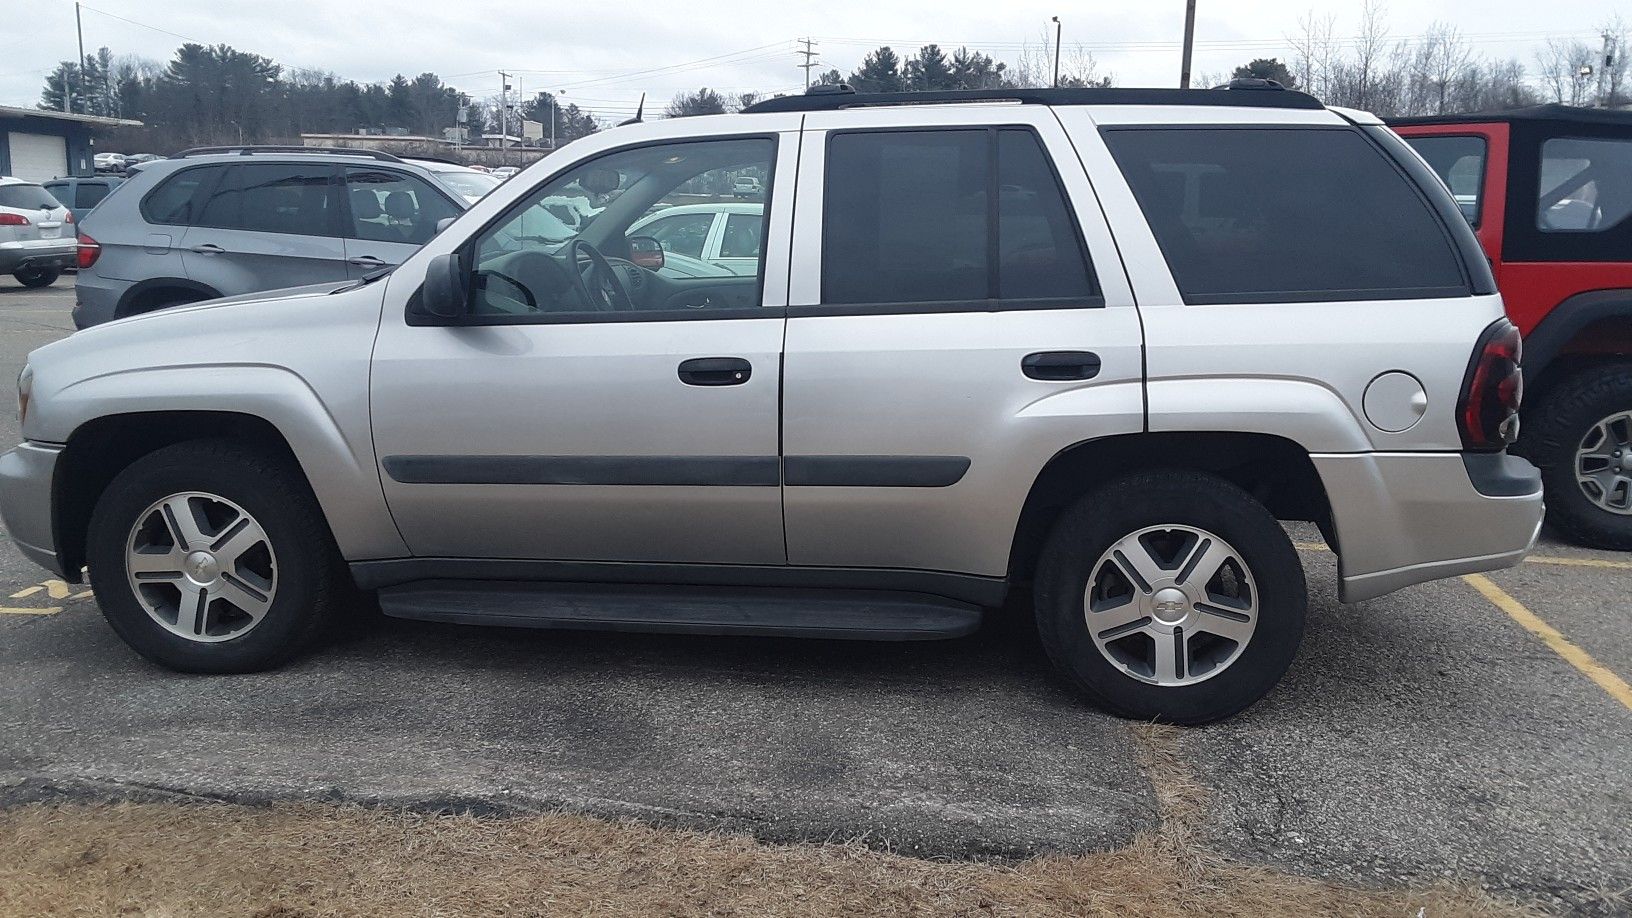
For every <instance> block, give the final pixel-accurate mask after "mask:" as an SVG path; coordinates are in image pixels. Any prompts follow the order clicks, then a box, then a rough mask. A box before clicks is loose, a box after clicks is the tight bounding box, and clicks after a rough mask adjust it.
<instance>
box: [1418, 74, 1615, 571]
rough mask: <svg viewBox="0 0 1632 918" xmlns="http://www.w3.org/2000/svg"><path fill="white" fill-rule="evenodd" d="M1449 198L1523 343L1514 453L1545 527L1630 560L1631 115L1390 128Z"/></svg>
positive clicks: (1432, 121) (1503, 118) (1503, 116)
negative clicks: (1530, 468)
mask: <svg viewBox="0 0 1632 918" xmlns="http://www.w3.org/2000/svg"><path fill="white" fill-rule="evenodd" d="M1391 126H1392V127H1393V128H1394V130H1396V131H1398V132H1399V133H1400V135H1401V136H1403V137H1404V138H1405V139H1406V140H1407V141H1408V142H1410V144H1411V145H1412V146H1413V147H1415V148H1416V149H1417V152H1418V153H1421V154H1422V156H1423V158H1424V159H1426V160H1428V163H1429V165H1431V166H1433V168H1434V171H1436V172H1438V173H1439V175H1440V177H1441V178H1443V179H1444V180H1445V183H1446V184H1447V185H1449V186H1450V187H1451V193H1452V194H1454V195H1455V196H1456V200H1457V203H1458V204H1460V205H1461V207H1462V212H1463V213H1464V214H1466V215H1467V218H1468V221H1469V222H1470V223H1472V224H1473V226H1474V229H1475V231H1476V232H1477V233H1478V235H1479V241H1480V243H1481V244H1482V245H1483V246H1484V249H1485V254H1487V255H1488V256H1489V257H1490V261H1491V265H1492V266H1493V267H1494V268H1495V271H1496V284H1497V286H1498V287H1499V288H1501V291H1502V297H1503V299H1504V300H1505V301H1506V303H1507V312H1508V315H1509V316H1511V317H1512V318H1513V321H1514V323H1516V324H1517V325H1518V326H1519V329H1520V331H1522V332H1524V338H1525V341H1524V370H1525V373H1524V377H1525V386H1526V389H1527V391H1526V393H1525V398H1524V409H1523V414H1522V420H1523V423H1522V425H1521V432H1520V435H1519V442H1518V444H1517V446H1516V448H1515V452H1518V453H1520V454H1521V455H1524V456H1526V457H1527V458H1529V459H1530V460H1531V461H1532V462H1534V463H1535V464H1536V465H1538V466H1540V467H1541V470H1542V480H1543V481H1544V483H1545V486H1546V493H1547V520H1548V522H1549V523H1551V524H1552V525H1553V526H1554V527H1555V528H1557V529H1558V530H1559V531H1561V532H1563V533H1565V534H1567V535H1569V536H1571V537H1573V538H1575V539H1577V540H1579V541H1581V542H1583V543H1585V544H1587V545H1591V546H1594V547H1598V548H1615V549H1622V550H1627V549H1632V112H1619V111H1606V110H1602V109H1586V108H1571V107H1569V106H1564V105H1542V106H1537V107H1534V108H1524V109H1518V110H1515V111H1510V112H1502V113H1500V114H1487V115H1447V116H1438V117H1429V118H1402V119H1398V120H1396V121H1393V122H1391Z"/></svg>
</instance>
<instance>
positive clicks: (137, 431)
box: [51, 411, 310, 582]
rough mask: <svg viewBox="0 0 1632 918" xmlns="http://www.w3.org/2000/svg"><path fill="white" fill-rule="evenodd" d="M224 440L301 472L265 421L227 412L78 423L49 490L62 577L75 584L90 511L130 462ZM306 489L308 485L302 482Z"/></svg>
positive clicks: (167, 413) (125, 416)
mask: <svg viewBox="0 0 1632 918" xmlns="http://www.w3.org/2000/svg"><path fill="white" fill-rule="evenodd" d="M221 438H227V439H231V440H235V441H238V442H242V443H245V444H246V445H248V446H250V447H251V448H253V449H255V450H257V451H259V452H261V453H264V454H266V455H268V456H270V457H272V458H276V459H278V460H280V461H285V462H288V463H290V465H291V467H292V468H294V469H295V470H297V471H298V472H300V474H301V475H302V477H305V471H304V469H303V467H302V466H301V463H300V460H299V458H298V457H297V456H296V454H295V452H294V449H293V448H292V447H291V446H290V445H289V440H288V438H286V437H285V436H284V435H283V433H282V432H281V431H279V430H278V428H277V427H276V426H274V425H273V424H272V423H271V422H270V421H267V420H265V419H264V418H260V417H256V416H254V415H250V414H243V413H239V412H230V411H155V412H137V413H130V414H114V415H107V416H105V417H100V418H95V419H93V420H90V421H87V422H85V423H84V424H82V425H80V426H79V427H78V428H76V429H75V430H74V432H73V433H72V434H71V435H70V436H69V438H68V442H67V443H66V444H65V445H64V447H63V451H62V455H61V457H60V458H59V459H58V460H57V470H56V474H55V475H54V477H53V481H52V486H51V491H52V495H51V506H52V528H53V531H54V535H55V539H54V541H55V542H56V545H57V551H58V552H59V555H60V557H61V560H62V566H63V570H64V571H65V573H66V574H67V575H68V576H69V577H70V578H71V579H72V580H73V581H74V582H78V581H79V577H80V574H79V571H80V568H81V567H82V566H84V564H85V555H86V536H87V534H88V532H89V526H90V520H91V513H92V511H93V510H95V508H96V504H97V502H98V501H99V500H100V499H101V497H102V494H103V492H104V491H105V490H106V489H107V486H108V484H109V483H111V482H112V481H113V479H114V478H115V477H116V476H117V475H118V474H119V473H120V472H121V471H123V470H124V469H125V468H127V467H129V466H130V464H131V463H133V462H135V461H136V460H138V459H140V458H142V457H143V456H146V455H148V454H150V453H153V452H157V451H158V450H161V449H164V448H165V447H168V446H173V445H175V444H177V443H184V442H187V441H190V440H203V439H221ZM307 486H308V487H310V483H309V481H308V484H307Z"/></svg>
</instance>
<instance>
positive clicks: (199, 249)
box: [187, 242, 227, 255]
mask: <svg viewBox="0 0 1632 918" xmlns="http://www.w3.org/2000/svg"><path fill="white" fill-rule="evenodd" d="M187 251H189V252H196V253H197V254H199V255H224V254H226V251H227V250H226V249H223V248H221V247H220V246H218V245H216V244H215V243H213V242H200V243H199V244H198V245H195V246H193V247H192V248H190V249H188V250H187Z"/></svg>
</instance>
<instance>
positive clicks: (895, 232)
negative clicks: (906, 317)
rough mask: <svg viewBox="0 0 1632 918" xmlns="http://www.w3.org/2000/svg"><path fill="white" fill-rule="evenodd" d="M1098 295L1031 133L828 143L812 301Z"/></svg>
mask: <svg viewBox="0 0 1632 918" xmlns="http://www.w3.org/2000/svg"><path fill="white" fill-rule="evenodd" d="M1096 294H1097V290H1096V289H1095V287H1094V282H1093V275H1092V273H1091V272H1090V270H1089V268H1088V264H1087V261H1086V259H1085V257H1084V254H1083V250H1082V245H1081V241H1080V239H1079V237H1078V235H1077V231H1076V226H1075V223H1074V222H1073V220H1072V218H1071V215H1070V210H1069V207H1068V205H1067V204H1066V201H1065V198H1064V195H1063V192H1062V190H1061V188H1060V186H1059V182H1058V180H1057V179H1056V178H1055V176H1054V173H1053V170H1052V169H1051V168H1050V166H1049V164H1048V160H1047V154H1046V153H1045V152H1044V151H1043V149H1042V147H1041V145H1040V144H1039V142H1038V140H1037V138H1036V136H1035V135H1034V134H1032V133H1031V132H1030V131H1026V130H1021V129H993V128H968V129H948V130H935V131H879V132H858V133H844V134H837V135H835V136H833V137H832V138H831V139H830V140H829V141H828V149H827V176H826V192H825V203H824V205H823V214H822V301H823V303H826V304H833V305H853V304H877V305H880V306H887V305H888V304H911V303H935V302H943V303H978V302H983V301H984V302H987V303H990V302H991V301H1005V300H1007V301H1024V300H1033V299H1076V300H1083V301H1086V299H1087V298H1090V297H1093V296H1095V295H1096Z"/></svg>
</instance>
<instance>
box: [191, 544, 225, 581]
mask: <svg viewBox="0 0 1632 918" xmlns="http://www.w3.org/2000/svg"><path fill="white" fill-rule="evenodd" d="M184 567H185V572H186V574H187V579H188V580H191V581H192V582H194V583H201V584H202V583H214V582H215V580H216V578H217V577H219V576H221V564H220V562H218V561H216V560H215V555H212V554H210V553H209V552H207V551H195V552H191V553H190V554H188V555H187V560H186V561H185V562H184Z"/></svg>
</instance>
